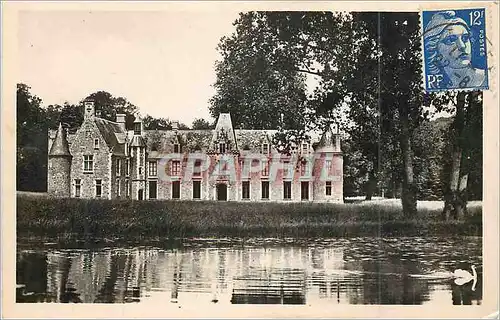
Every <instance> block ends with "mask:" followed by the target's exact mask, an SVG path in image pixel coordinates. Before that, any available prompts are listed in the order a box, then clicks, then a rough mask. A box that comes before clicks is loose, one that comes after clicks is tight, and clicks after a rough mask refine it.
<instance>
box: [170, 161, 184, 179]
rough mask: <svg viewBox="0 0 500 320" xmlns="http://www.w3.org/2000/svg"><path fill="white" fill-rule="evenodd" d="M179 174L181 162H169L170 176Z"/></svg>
mask: <svg viewBox="0 0 500 320" xmlns="http://www.w3.org/2000/svg"><path fill="white" fill-rule="evenodd" d="M180 174H181V162H180V161H179V160H172V161H171V162H170V175H171V176H178V175H180Z"/></svg>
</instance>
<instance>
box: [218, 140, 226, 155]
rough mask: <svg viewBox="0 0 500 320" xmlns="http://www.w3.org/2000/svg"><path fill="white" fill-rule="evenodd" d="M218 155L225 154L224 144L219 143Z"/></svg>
mask: <svg viewBox="0 0 500 320" xmlns="http://www.w3.org/2000/svg"><path fill="white" fill-rule="evenodd" d="M219 153H226V144H225V143H224V142H220V143H219Z"/></svg>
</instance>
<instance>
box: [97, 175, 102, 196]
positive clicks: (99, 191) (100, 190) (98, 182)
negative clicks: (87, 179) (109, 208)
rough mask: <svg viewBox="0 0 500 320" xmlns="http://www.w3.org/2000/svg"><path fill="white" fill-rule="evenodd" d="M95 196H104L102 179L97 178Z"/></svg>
mask: <svg viewBox="0 0 500 320" xmlns="http://www.w3.org/2000/svg"><path fill="white" fill-rule="evenodd" d="M95 196H96V197H98V198H100V197H101V196H102V180H101V179H97V180H96V181H95Z"/></svg>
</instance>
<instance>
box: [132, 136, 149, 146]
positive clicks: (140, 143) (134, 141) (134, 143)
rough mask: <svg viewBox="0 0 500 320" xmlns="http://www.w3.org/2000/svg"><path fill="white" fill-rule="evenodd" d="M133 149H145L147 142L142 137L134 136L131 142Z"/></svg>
mask: <svg viewBox="0 0 500 320" xmlns="http://www.w3.org/2000/svg"><path fill="white" fill-rule="evenodd" d="M130 146H131V147H145V146H146V142H145V141H144V138H143V137H142V136H133V137H132V141H131V142H130Z"/></svg>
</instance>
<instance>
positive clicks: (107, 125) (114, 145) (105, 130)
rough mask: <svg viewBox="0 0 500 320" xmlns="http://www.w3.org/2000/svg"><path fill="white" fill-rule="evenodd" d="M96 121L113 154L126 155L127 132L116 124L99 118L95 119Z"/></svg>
mask: <svg viewBox="0 0 500 320" xmlns="http://www.w3.org/2000/svg"><path fill="white" fill-rule="evenodd" d="M94 121H95V124H96V126H97V128H98V129H99V132H100V133H101V135H102V137H103V138H104V141H106V144H107V145H108V147H109V148H110V150H111V152H112V153H113V154H114V155H125V143H124V142H125V141H124V135H125V132H124V131H123V130H122V128H121V127H120V125H119V124H118V123H116V122H113V121H109V120H106V119H102V118H97V117H95V118H94ZM121 141H123V142H121Z"/></svg>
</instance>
